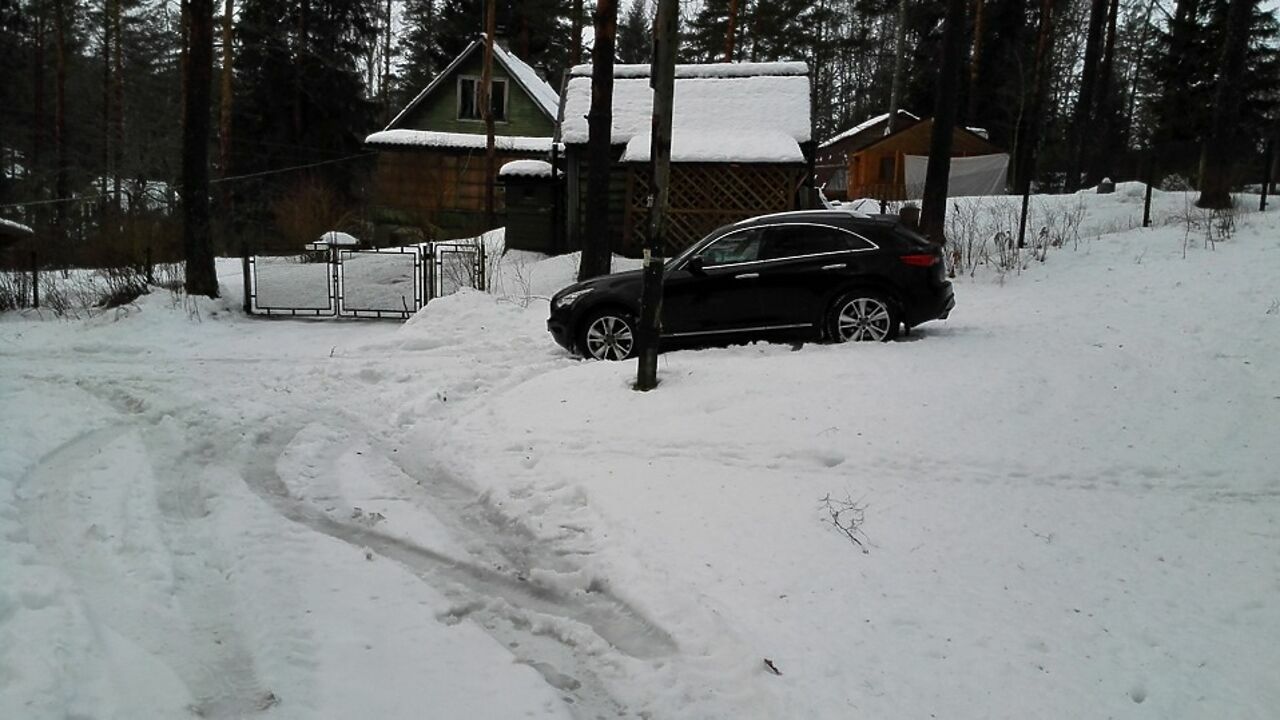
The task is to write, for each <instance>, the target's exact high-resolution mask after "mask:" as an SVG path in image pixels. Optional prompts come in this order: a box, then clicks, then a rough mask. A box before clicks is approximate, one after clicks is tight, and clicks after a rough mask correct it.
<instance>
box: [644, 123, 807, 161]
mask: <svg viewBox="0 0 1280 720" xmlns="http://www.w3.org/2000/svg"><path fill="white" fill-rule="evenodd" d="M651 139H652V136H651V135H650V134H648V133H639V134H637V135H635V136H634V137H632V138H631V142H628V143H627V148H626V150H624V151H623V152H622V162H648V161H649V146H650V140H651ZM671 161H672V162H759V163H789V162H804V154H803V153H801V152H800V146H799V145H798V144H796V141H795V138H793V137H791V136H789V135H787V134H786V133H783V132H780V131H777V130H759V131H733V130H730V131H723V132H721V131H707V130H689V131H686V132H683V133H677V134H675V136H674V137H672V139H671Z"/></svg>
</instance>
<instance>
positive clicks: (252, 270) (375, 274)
mask: <svg viewBox="0 0 1280 720" xmlns="http://www.w3.org/2000/svg"><path fill="white" fill-rule="evenodd" d="M243 266H244V308H245V311H246V312H248V313H250V314H258V315H288V316H314V317H332V316H340V317H361V318H401V319H405V318H408V317H410V316H412V315H413V314H414V313H415V312H417V311H418V310H420V309H422V307H423V306H424V305H426V304H427V303H428V302H429V301H430V300H432V299H434V298H439V297H444V296H445V295H450V294H452V293H454V292H457V291H458V290H459V289H460V288H463V287H473V288H476V289H478V290H484V289H485V251H484V246H483V245H482V244H480V243H471V242H453V241H450V242H438V243H427V244H423V245H411V246H409V247H400V248H378V249H370V250H351V249H346V248H328V249H325V250H317V251H314V252H310V253H305V254H301V255H288V256H265V255H256V256H255V255H246V256H245V257H244V258H243Z"/></svg>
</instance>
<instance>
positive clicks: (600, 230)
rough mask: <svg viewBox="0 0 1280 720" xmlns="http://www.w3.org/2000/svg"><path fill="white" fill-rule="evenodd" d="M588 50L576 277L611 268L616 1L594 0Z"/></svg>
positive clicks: (582, 277)
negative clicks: (582, 227) (582, 223)
mask: <svg viewBox="0 0 1280 720" xmlns="http://www.w3.org/2000/svg"><path fill="white" fill-rule="evenodd" d="M595 35H596V39H595V46H594V48H593V49H592V51H591V109H590V110H589V111H588V112H587V222H586V233H585V235H584V236H583V239H582V262H581V264H580V265H578V280H587V279H589V278H593V277H596V276H597V275H606V274H608V272H609V267H610V257H609V254H610V251H611V248H610V247H609V174H610V173H609V171H610V169H611V168H612V166H613V138H612V137H611V135H612V133H613V53H614V43H615V40H616V39H617V35H618V3H617V2H616V0H597V2H596V17H595Z"/></svg>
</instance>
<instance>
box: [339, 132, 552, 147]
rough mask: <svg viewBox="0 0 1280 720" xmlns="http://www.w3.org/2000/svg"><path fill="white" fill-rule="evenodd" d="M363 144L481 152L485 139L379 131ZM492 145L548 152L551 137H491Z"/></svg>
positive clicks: (426, 133) (429, 133) (436, 133)
mask: <svg viewBox="0 0 1280 720" xmlns="http://www.w3.org/2000/svg"><path fill="white" fill-rule="evenodd" d="M364 142H365V144H366V145H394V146H401V147H441V148H458V149H464V150H483V149H485V146H486V144H487V138H486V137H485V136H484V135H480V134H473V133H454V132H439V131H437V130H409V129H406V128H396V129H394V130H381V131H379V132H376V133H373V134H372V135H369V136H368V137H366V138H365V139H364ZM493 145H494V147H495V148H497V149H498V150H507V151H515V152H551V138H549V137H531V136H525V135H495V136H494V138H493Z"/></svg>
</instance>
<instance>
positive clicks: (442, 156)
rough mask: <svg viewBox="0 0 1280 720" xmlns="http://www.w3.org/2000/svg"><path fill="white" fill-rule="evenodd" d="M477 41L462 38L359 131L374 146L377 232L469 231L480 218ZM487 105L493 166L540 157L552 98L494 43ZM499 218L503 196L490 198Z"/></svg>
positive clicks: (479, 225)
mask: <svg viewBox="0 0 1280 720" xmlns="http://www.w3.org/2000/svg"><path fill="white" fill-rule="evenodd" d="M483 63H484V41H483V38H480V39H477V40H475V41H474V42H472V43H471V44H470V45H468V46H467V48H466V49H465V50H463V51H462V53H461V54H460V55H458V57H457V58H455V59H454V60H453V62H452V63H450V64H449V66H448V67H446V68H445V69H444V71H443V72H441V73H440V74H439V75H438V76H437V77H436V78H435V79H433V80H432V81H431V83H430V84H429V85H427V87H426V88H425V89H423V91H422V92H420V93H418V95H417V97H415V98H414V99H413V100H412V101H411V102H410V103H409V104H408V105H407V106H405V107H404V109H402V110H401V111H400V112H399V114H397V115H396V116H395V118H393V119H392V120H391V122H390V123H389V124H388V125H387V127H386V128H384V129H383V130H381V131H379V132H376V133H373V134H372V135H369V136H368V137H367V138H365V146H366V147H368V148H371V149H374V150H376V151H378V159H377V164H376V169H375V171H374V175H373V210H372V216H373V220H374V222H375V224H376V226H377V228H378V235H379V236H380V239H385V240H389V236H391V235H401V236H404V237H406V238H413V237H414V236H417V237H418V238H420V239H445V238H456V237H471V236H475V235H477V234H479V233H480V232H483V231H484V230H487V229H489V228H487V227H485V221H484V194H485V186H486V185H487V184H488V183H489V182H490V181H491V178H489V177H488V175H487V174H486V170H485V144H486V135H485V124H484V120H483V119H482V118H481V113H480V106H479V101H478V97H479V91H480V89H481V83H480V79H481V72H482V67H483ZM491 98H492V112H493V116H494V118H495V123H494V125H495V128H494V131H495V134H496V136H497V137H496V141H495V147H496V149H497V156H498V158H497V163H495V165H494V168H495V173H496V172H497V169H498V168H501V167H502V166H503V165H504V164H506V163H507V162H510V161H513V160H521V159H546V158H548V157H549V156H550V154H551V146H552V141H553V136H554V134H555V128H556V116H557V112H558V109H559V105H560V98H559V96H558V95H557V93H556V91H555V90H554V89H552V87H551V86H550V85H548V84H547V82H546V81H545V80H543V79H542V78H541V77H540V76H539V75H538V73H537V72H536V71H535V70H534V69H533V68H532V67H530V66H529V65H528V64H526V63H525V62H524V61H522V60H521V59H520V58H518V57H516V56H515V55H514V54H512V53H511V52H510V51H509V50H507V49H505V48H504V47H502V46H501V44H500V43H495V44H494V48H493V79H492V90H491ZM495 205H496V207H495V212H496V214H497V217H498V220H497V221H496V222H497V223H498V224H501V223H502V220H501V218H502V210H503V206H502V197H501V195H500V194H499V196H498V197H497V198H496V199H495Z"/></svg>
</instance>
